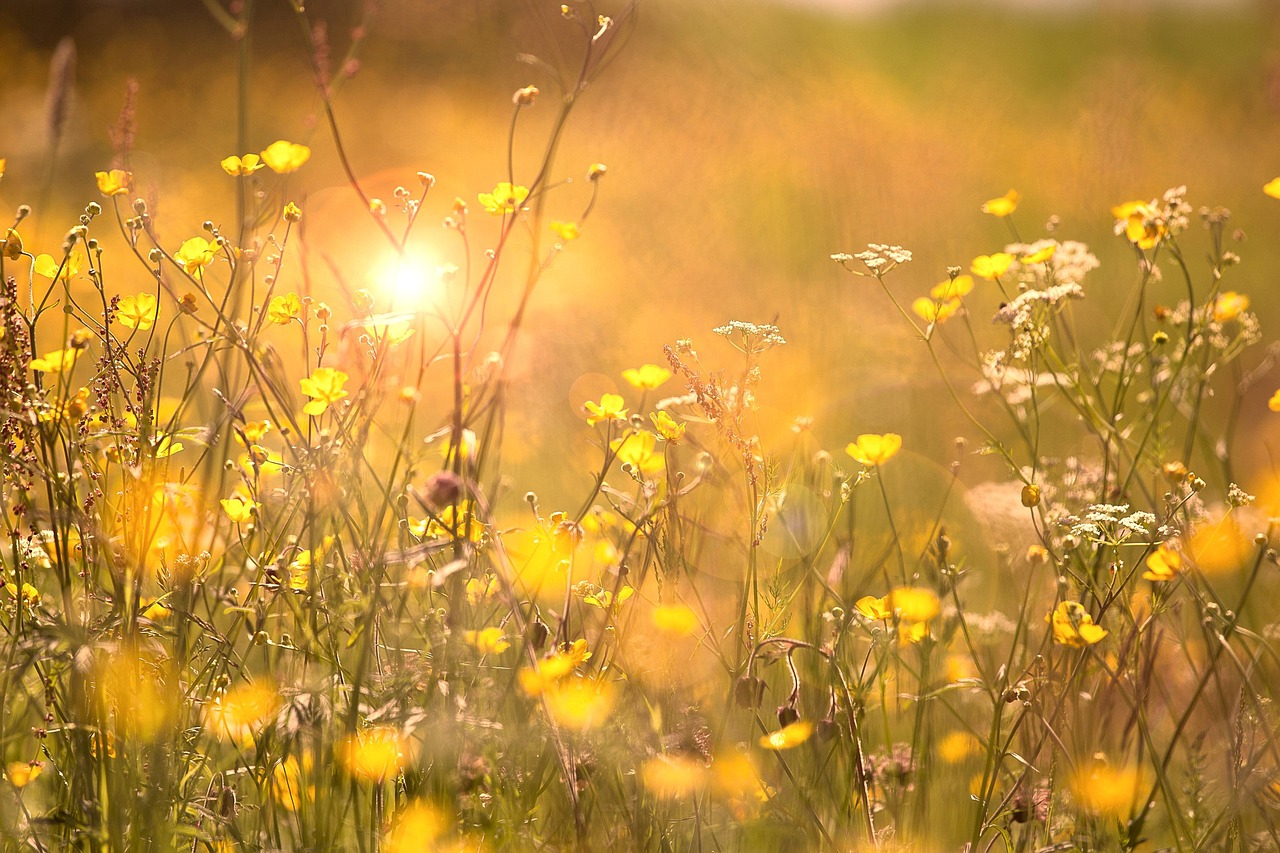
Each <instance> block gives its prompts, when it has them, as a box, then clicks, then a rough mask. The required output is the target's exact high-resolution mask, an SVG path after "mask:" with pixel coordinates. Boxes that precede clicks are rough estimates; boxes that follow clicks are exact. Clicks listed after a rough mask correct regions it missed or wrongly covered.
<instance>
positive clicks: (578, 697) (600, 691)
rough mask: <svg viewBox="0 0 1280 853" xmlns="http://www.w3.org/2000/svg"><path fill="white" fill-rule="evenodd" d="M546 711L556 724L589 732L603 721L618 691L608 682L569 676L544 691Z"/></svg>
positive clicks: (615, 699)
mask: <svg viewBox="0 0 1280 853" xmlns="http://www.w3.org/2000/svg"><path fill="white" fill-rule="evenodd" d="M542 695H543V699H544V700H545V701H546V703H547V710H548V711H549V712H550V714H551V718H552V719H553V720H555V722H556V725H559V726H563V727H564V728H567V729H573V730H574V731H587V730H588V729H594V728H596V727H597V726H599V725H600V724H601V723H603V722H604V721H605V720H606V719H607V718H608V716H609V713H610V712H611V711H612V710H613V706H614V704H615V703H616V701H617V691H616V689H615V688H614V686H613V685H612V684H610V683H608V682H606V681H600V680H598V679H594V678H568V679H564V680H561V681H559V682H557V683H556V684H554V685H552V686H551V687H550V688H548V689H547V690H545V691H544V692H543V694H542Z"/></svg>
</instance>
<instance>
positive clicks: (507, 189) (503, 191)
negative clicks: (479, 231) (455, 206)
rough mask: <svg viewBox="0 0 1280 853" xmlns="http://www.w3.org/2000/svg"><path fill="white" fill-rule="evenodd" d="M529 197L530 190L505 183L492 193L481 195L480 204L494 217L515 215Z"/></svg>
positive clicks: (495, 188)
mask: <svg viewBox="0 0 1280 853" xmlns="http://www.w3.org/2000/svg"><path fill="white" fill-rule="evenodd" d="M528 197H529V188H528V187H522V186H515V185H513V184H511V183H510V182H508V181H503V182H502V183H500V184H498V185H497V186H496V187H494V188H493V192H491V193H480V204H481V205H482V206H483V207H484V209H485V210H486V211H488V212H489V213H491V214H493V215H494V216H502V215H504V214H507V213H515V212H516V211H517V210H519V209H520V206H521V205H522V204H524V200H525V199H527V198H528Z"/></svg>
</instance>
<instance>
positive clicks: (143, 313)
mask: <svg viewBox="0 0 1280 853" xmlns="http://www.w3.org/2000/svg"><path fill="white" fill-rule="evenodd" d="M116 322H118V323H119V324H120V325H122V326H124V327H126V328H129V329H137V330H138V331H140V332H145V331H146V330H147V329H150V328H151V327H152V326H153V325H155V322H156V295H155V294H154V293H139V294H138V295H137V296H125V297H123V298H122V299H121V300H120V301H119V302H118V303H117V304H116Z"/></svg>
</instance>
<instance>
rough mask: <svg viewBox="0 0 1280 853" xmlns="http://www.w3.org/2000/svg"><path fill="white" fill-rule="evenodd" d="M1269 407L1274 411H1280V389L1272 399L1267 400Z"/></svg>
mask: <svg viewBox="0 0 1280 853" xmlns="http://www.w3.org/2000/svg"><path fill="white" fill-rule="evenodd" d="M1267 408H1268V409H1270V410H1271V411H1273V412H1280V390H1278V391H1276V393H1274V394H1272V395H1271V399H1270V400H1268V401H1267Z"/></svg>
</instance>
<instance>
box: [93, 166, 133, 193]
mask: <svg viewBox="0 0 1280 853" xmlns="http://www.w3.org/2000/svg"><path fill="white" fill-rule="evenodd" d="M95 177H96V178H97V179H98V192H100V193H102V194H103V195H105V196H107V197H108V198H110V197H111V196H114V195H124V194H125V193H127V192H128V191H129V182H130V181H132V180H133V175H132V174H130V173H129V172H126V171H125V170H124V169H112V170H111V171H110V172H96V173H95Z"/></svg>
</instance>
